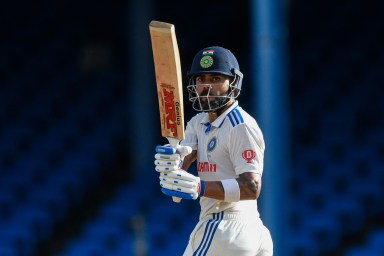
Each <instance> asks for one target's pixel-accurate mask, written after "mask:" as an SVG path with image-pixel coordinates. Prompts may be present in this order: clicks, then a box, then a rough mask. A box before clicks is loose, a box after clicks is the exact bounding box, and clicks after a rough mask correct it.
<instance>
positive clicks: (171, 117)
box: [149, 21, 185, 202]
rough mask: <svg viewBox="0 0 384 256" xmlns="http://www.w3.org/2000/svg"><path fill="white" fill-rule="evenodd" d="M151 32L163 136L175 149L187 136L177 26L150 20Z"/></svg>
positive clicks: (178, 200) (177, 199)
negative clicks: (185, 133) (185, 132)
mask: <svg viewBox="0 0 384 256" xmlns="http://www.w3.org/2000/svg"><path fill="white" fill-rule="evenodd" d="M149 31H150V34H151V42H152V52H153V60H154V63H155V74H156V87H157V97H158V101H159V111H160V123H161V135H162V136H163V137H165V138H167V139H168V142H169V144H170V145H171V146H172V147H173V148H175V149H176V147H177V145H178V144H179V142H180V140H183V139H184V136H185V135H184V104H183V87H182V77H181V65H180V55H179V48H178V45H177V40H176V33H175V26H174V25H173V24H170V23H165V22H160V21H151V23H150V24H149ZM173 201H174V202H180V201H181V199H180V198H177V197H173Z"/></svg>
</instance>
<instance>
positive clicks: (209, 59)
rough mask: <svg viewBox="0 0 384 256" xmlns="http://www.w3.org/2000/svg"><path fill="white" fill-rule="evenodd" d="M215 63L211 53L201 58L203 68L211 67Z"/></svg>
mask: <svg viewBox="0 0 384 256" xmlns="http://www.w3.org/2000/svg"><path fill="white" fill-rule="evenodd" d="M212 65H213V58H212V57H211V56H209V55H205V56H203V57H202V58H201V60H200V66H201V67H202V68H209V67H210V66H212Z"/></svg>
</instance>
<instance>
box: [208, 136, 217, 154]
mask: <svg viewBox="0 0 384 256" xmlns="http://www.w3.org/2000/svg"><path fill="white" fill-rule="evenodd" d="M216 145H217V138H216V136H215V137H213V138H212V139H211V140H210V141H209V142H208V145H207V151H208V152H212V151H213V150H214V149H215V148H216Z"/></svg>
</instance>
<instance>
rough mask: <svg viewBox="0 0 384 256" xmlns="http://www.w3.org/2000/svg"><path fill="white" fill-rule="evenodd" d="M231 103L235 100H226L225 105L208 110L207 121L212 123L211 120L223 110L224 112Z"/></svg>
mask: <svg viewBox="0 0 384 256" xmlns="http://www.w3.org/2000/svg"><path fill="white" fill-rule="evenodd" d="M233 103H235V100H233V99H231V100H230V101H228V103H227V104H226V105H224V106H223V107H221V108H219V109H218V110H216V111H213V112H208V117H209V122H210V123H212V122H213V121H215V120H216V119H217V118H218V117H219V116H220V115H221V114H222V113H223V112H225V111H226V110H227V109H228V108H230V107H231V106H232V105H233Z"/></svg>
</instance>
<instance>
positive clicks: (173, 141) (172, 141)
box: [167, 137, 181, 203]
mask: <svg viewBox="0 0 384 256" xmlns="http://www.w3.org/2000/svg"><path fill="white" fill-rule="evenodd" d="M167 139H168V142H169V144H170V145H171V147H173V148H174V149H177V146H178V145H179V141H180V140H178V139H176V138H171V137H167ZM172 200H173V202H175V203H180V202H181V198H179V197H176V196H173V197H172Z"/></svg>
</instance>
